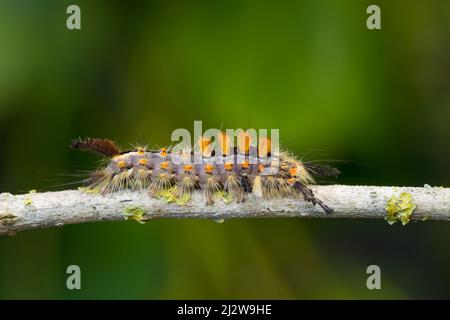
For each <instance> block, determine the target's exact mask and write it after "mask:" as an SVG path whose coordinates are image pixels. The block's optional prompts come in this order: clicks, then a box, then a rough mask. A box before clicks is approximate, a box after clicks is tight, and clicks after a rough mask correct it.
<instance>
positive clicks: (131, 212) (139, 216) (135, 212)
mask: <svg viewBox="0 0 450 320" xmlns="http://www.w3.org/2000/svg"><path fill="white" fill-rule="evenodd" d="M144 214H145V209H144V208H142V207H138V206H131V207H127V208H125V212H124V218H125V220H130V219H132V220H136V221H137V222H139V223H142V224H143V223H145V222H146V221H145V219H144Z"/></svg>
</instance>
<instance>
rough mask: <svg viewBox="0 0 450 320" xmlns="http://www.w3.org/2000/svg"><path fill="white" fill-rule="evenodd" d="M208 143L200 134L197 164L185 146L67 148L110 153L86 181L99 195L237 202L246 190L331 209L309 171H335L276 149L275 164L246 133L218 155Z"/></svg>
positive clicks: (264, 143)
mask: <svg viewBox="0 0 450 320" xmlns="http://www.w3.org/2000/svg"><path fill="white" fill-rule="evenodd" d="M224 137H225V135H224ZM210 143H211V140H208V139H204V138H202V140H201V141H199V145H200V150H201V158H200V160H199V161H197V162H196V161H193V160H195V159H194V157H195V153H194V152H193V151H191V150H189V149H187V150H180V151H175V150H171V149H170V148H161V149H160V150H147V149H146V148H145V147H136V148H134V149H133V150H129V151H124V152H121V151H120V149H119V148H118V147H117V145H116V144H115V143H114V142H113V141H111V140H108V139H93V138H87V139H81V138H79V139H75V140H73V141H72V144H71V147H72V148H74V149H80V150H86V151H91V152H94V153H97V154H100V155H102V156H106V157H109V160H108V162H107V164H106V165H105V166H104V167H102V168H99V169H97V170H96V171H94V172H92V173H91V174H90V176H89V178H88V179H86V180H85V183H86V184H87V185H88V186H89V187H91V188H97V189H98V190H99V191H100V192H101V193H103V194H105V193H111V192H115V191H118V190H121V189H134V190H136V189H148V193H149V195H150V196H152V197H158V196H160V195H161V194H162V193H164V192H165V193H167V192H170V194H171V195H173V197H175V198H178V199H181V198H183V199H189V197H190V194H191V193H192V192H193V191H194V190H197V189H199V190H201V191H202V192H203V194H204V196H205V199H206V203H207V204H208V205H210V204H213V203H214V198H215V196H216V195H217V194H219V193H221V192H222V193H226V194H227V195H229V196H230V198H231V199H232V200H234V201H236V202H243V201H244V200H245V198H246V195H248V194H253V195H255V196H256V197H260V198H264V199H273V198H302V197H303V199H304V200H305V201H308V202H311V203H312V204H313V205H316V204H317V205H319V206H320V207H321V208H322V209H323V210H324V211H325V212H326V213H331V212H332V211H333V210H332V209H331V208H329V207H328V206H327V205H325V204H324V203H323V202H322V201H321V200H320V199H318V198H317V197H316V196H315V195H314V193H313V191H312V190H311V188H309V185H311V184H314V183H315V182H314V178H313V177H312V174H316V175H319V176H323V177H325V176H334V177H337V175H339V173H340V172H339V170H337V169H335V168H332V167H329V166H326V165H319V164H313V163H305V162H302V161H300V160H299V159H297V158H295V157H293V156H291V155H289V154H288V153H287V152H280V154H279V157H278V159H277V160H276V163H275V161H274V160H273V159H272V158H271V157H270V139H267V138H266V139H265V140H264V139H262V140H261V139H260V141H259V143H258V145H257V146H256V148H255V147H253V146H251V145H250V141H249V139H248V137H246V139H244V141H243V142H241V143H240V142H239V141H238V144H237V147H233V148H228V149H227V148H226V143H224V139H222V148H221V149H219V150H221V151H223V152H219V153H218V152H215V150H212V149H211V148H210ZM252 148H253V149H252ZM251 151H255V152H256V157H255V158H254V159H253V161H252V162H250V161H248V157H249V155H250V154H251ZM220 153H221V154H220ZM197 160H198V159H197ZM218 160H220V161H218Z"/></svg>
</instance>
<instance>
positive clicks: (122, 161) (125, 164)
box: [117, 160, 127, 169]
mask: <svg viewBox="0 0 450 320" xmlns="http://www.w3.org/2000/svg"><path fill="white" fill-rule="evenodd" d="M117 166H118V167H119V168H120V169H123V168H125V167H126V166H127V162H126V161H124V160H120V161H119V162H117Z"/></svg>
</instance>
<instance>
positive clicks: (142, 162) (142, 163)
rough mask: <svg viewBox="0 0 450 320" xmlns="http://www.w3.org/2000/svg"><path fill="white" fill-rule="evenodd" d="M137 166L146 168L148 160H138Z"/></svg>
mask: <svg viewBox="0 0 450 320" xmlns="http://www.w3.org/2000/svg"><path fill="white" fill-rule="evenodd" d="M139 164H140V165H141V166H146V165H148V159H145V158H142V159H139Z"/></svg>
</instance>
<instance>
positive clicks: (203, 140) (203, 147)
mask: <svg viewBox="0 0 450 320" xmlns="http://www.w3.org/2000/svg"><path fill="white" fill-rule="evenodd" d="M197 143H198V146H199V147H200V152H201V153H202V154H203V155H204V156H205V157H207V156H210V155H211V152H212V145H211V143H212V141H211V138H209V137H203V136H201V137H200V138H199V139H198V142H197Z"/></svg>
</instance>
